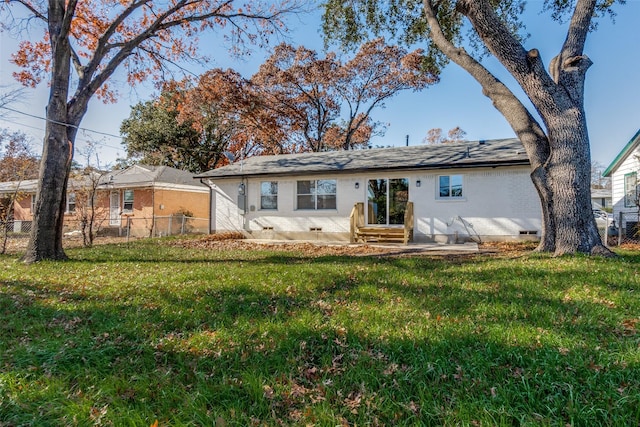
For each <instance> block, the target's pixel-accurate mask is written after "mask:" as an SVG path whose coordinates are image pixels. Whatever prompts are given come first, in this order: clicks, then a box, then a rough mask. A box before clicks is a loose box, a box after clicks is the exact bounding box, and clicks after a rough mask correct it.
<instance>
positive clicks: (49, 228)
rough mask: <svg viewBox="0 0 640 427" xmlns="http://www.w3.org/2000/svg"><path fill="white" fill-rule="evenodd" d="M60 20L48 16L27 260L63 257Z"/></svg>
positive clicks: (63, 50) (65, 139)
mask: <svg viewBox="0 0 640 427" xmlns="http://www.w3.org/2000/svg"><path fill="white" fill-rule="evenodd" d="M63 15H64V4H62V3H61V2H56V1H52V2H50V3H49V17H50V18H51V17H52V16H63ZM62 21H63V20H62V19H50V20H49V22H50V25H49V34H50V38H51V52H52V58H51V61H52V75H51V89H50V95H49V103H48V104H47V114H46V117H47V124H46V130H45V136H44V143H43V149H42V159H41V161H40V175H39V177H38V192H37V194H36V203H35V212H34V214H33V222H32V228H31V237H30V239H29V243H28V246H27V250H26V252H25V254H24V257H23V260H24V261H25V262H27V263H32V262H36V261H40V260H44V259H53V260H61V259H66V258H67V257H66V255H65V253H64V250H63V249H62V229H63V228H62V226H63V221H64V211H65V204H66V193H67V182H68V179H69V172H70V169H71V159H72V157H73V140H74V139H75V134H76V128H75V127H74V126H69V120H68V114H67V113H68V104H67V99H68V94H69V78H70V77H69V76H70V66H71V64H70V57H71V49H70V47H69V41H68V39H67V37H66V31H67V29H66V28H65V27H64V26H63V23H62Z"/></svg>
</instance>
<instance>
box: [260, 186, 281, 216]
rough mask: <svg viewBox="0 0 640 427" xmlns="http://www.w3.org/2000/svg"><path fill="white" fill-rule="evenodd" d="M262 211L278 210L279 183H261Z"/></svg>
mask: <svg viewBox="0 0 640 427" xmlns="http://www.w3.org/2000/svg"><path fill="white" fill-rule="evenodd" d="M260 209H265V210H276V209H278V181H263V182H261V183H260Z"/></svg>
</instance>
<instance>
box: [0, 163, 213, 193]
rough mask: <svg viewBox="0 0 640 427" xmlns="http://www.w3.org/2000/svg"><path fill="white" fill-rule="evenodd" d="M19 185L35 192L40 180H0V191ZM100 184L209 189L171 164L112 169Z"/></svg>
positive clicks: (21, 188) (131, 186) (130, 186)
mask: <svg viewBox="0 0 640 427" xmlns="http://www.w3.org/2000/svg"><path fill="white" fill-rule="evenodd" d="M112 177H113V178H112ZM18 185H19V186H20V187H19V188H20V191H22V192H26V193H35V191H36V189H37V187H38V180H36V179H29V180H24V181H10V182H0V193H5V194H6V193H12V192H13V191H15V189H16V187H17V186H18ZM81 185H82V184H81ZM100 185H101V186H108V187H109V188H145V187H151V186H154V187H163V186H164V187H168V188H186V187H183V186H188V187H189V188H192V189H197V190H198V191H208V190H207V186H206V185H204V184H202V183H200V182H198V181H194V179H193V174H192V173H191V172H186V171H183V170H180V169H176V168H172V167H169V166H148V165H133V166H130V167H128V168H126V169H122V170H114V171H110V172H107V173H105V174H104V175H102V176H101V177H100ZM69 188H73V184H70V186H69Z"/></svg>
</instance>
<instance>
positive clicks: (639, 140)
mask: <svg viewBox="0 0 640 427" xmlns="http://www.w3.org/2000/svg"><path fill="white" fill-rule="evenodd" d="M638 145H640V129H639V130H638V132H636V134H635V135H634V136H633V138H631V139H630V140H629V142H628V143H627V145H625V146H624V148H623V149H622V151H620V153H618V155H617V156H616V158H615V159H613V161H612V162H611V164H610V165H609V167H608V168H606V169H605V170H604V172H602V176H604V177H609V176H611V174H612V173H613V171H614V170H616V169H618V167H620V165H621V164H622V162H624V161H625V160H626V159H627V157H629V154H631V153H633V151H634V150H635V149H636V148H637V147H638Z"/></svg>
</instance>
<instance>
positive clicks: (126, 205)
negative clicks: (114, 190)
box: [122, 190, 133, 213]
mask: <svg viewBox="0 0 640 427" xmlns="http://www.w3.org/2000/svg"><path fill="white" fill-rule="evenodd" d="M122 212H129V213H131V212H133V190H124V196H123V199H122Z"/></svg>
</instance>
